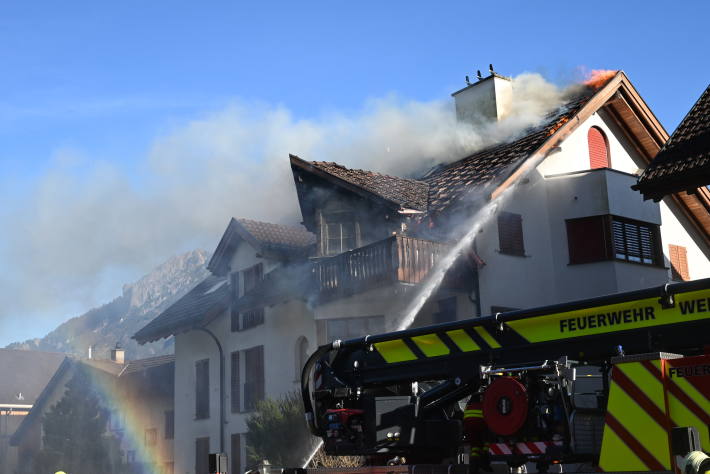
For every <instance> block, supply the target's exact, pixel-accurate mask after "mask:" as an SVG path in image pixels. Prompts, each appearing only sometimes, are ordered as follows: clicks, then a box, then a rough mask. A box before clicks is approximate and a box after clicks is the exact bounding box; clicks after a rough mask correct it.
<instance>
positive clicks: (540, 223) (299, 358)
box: [134, 72, 710, 473]
mask: <svg viewBox="0 0 710 474" xmlns="http://www.w3.org/2000/svg"><path fill="white" fill-rule="evenodd" d="M454 98H455V101H456V108H457V115H458V116H459V118H461V119H463V120H468V119H469V118H470V117H472V116H475V115H476V114H477V113H478V114H479V115H480V114H481V113H483V114H484V115H485V116H487V117H488V118H489V119H490V120H498V119H500V118H502V117H505V114H506V111H507V110H508V109H509V106H510V101H513V100H515V90H513V88H512V83H511V81H510V80H509V79H507V78H505V77H503V76H500V75H497V74H492V75H491V76H489V77H488V78H485V79H482V80H480V81H479V82H477V83H475V84H471V85H468V86H467V87H466V88H464V89H462V90H461V91H458V92H456V93H455V94H454ZM472 108H476V109H475V110H474V109H472ZM667 139H668V135H667V133H666V132H665V130H664V129H663V127H662V126H661V125H660V123H659V122H658V120H657V119H656V118H655V117H654V115H653V113H652V112H651V110H650V109H649V108H648V106H647V105H646V104H645V102H644V101H643V100H642V99H641V97H640V96H639V94H638V92H637V91H636V90H635V88H634V87H633V85H632V84H631V83H630V81H629V80H628V78H627V77H626V76H625V74H624V73H623V72H618V73H616V74H615V75H614V76H613V77H610V78H609V79H608V80H606V81H602V82H600V83H598V84H596V85H595V86H588V87H586V88H580V90H579V91H578V93H577V94H575V95H574V96H571V97H569V100H568V101H567V103H565V104H564V106H563V107H561V108H560V109H558V110H556V111H555V112H554V113H552V114H550V115H549V116H548V117H547V118H546V119H545V120H544V121H543V123H541V124H539V125H538V126H537V127H535V128H533V129H530V130H529V131H528V132H526V133H525V134H523V136H520V137H518V138H517V139H515V140H513V141H510V142H506V143H502V144H499V145H496V146H493V147H490V148H487V149H485V150H482V151H479V152H477V153H475V154H473V155H471V156H468V157H465V158H463V159H461V160H458V161H456V162H453V163H449V164H446V165H442V166H439V167H436V168H434V169H433V170H431V171H429V172H428V173H427V174H426V175H424V176H421V177H419V178H418V179H411V178H401V177H396V176H387V175H383V174H380V173H376V172H372V171H367V170H357V169H349V168H347V167H345V166H343V165H339V164H337V163H333V162H309V161H305V160H303V159H301V158H299V157H296V156H291V157H290V163H291V168H292V171H293V176H294V181H295V185H296V191H297V195H298V199H299V204H300V208H301V213H302V217H303V225H304V227H305V228H301V227H297V228H295V227H288V226H279V225H275V224H266V223H259V222H255V221H248V220H232V221H231V222H230V224H229V227H228V228H227V230H226V232H225V234H224V236H223V237H222V240H221V241H220V243H219V245H218V247H217V250H216V252H215V254H214V256H213V258H212V261H211V262H210V264H209V269H210V271H211V272H212V276H211V277H209V278H208V279H206V280H205V281H204V282H203V283H202V284H200V285H198V287H196V288H195V289H194V290H193V291H192V292H190V293H189V294H188V295H186V296H185V297H184V298H183V299H182V300H180V301H178V302H177V303H176V304H175V305H173V306H172V307H171V308H169V309H168V310H166V311H165V312H164V313H163V314H161V315H160V316H159V317H158V318H156V319H155V320H154V321H153V322H151V323H150V324H149V325H148V326H146V327H145V328H143V329H142V330H141V331H140V332H139V333H137V334H136V335H135V336H134V337H135V338H136V339H137V340H138V341H139V342H148V341H152V340H156V339H159V338H162V337H168V336H170V335H175V337H176V340H175V351H176V377H175V390H176V392H175V410H176V415H175V425H176V436H175V446H176V450H175V472H177V473H188V472H196V473H202V472H206V464H205V459H206V455H207V453H209V452H218V451H223V452H226V453H228V454H229V455H230V457H231V462H232V464H231V466H232V471H233V472H238V471H241V470H243V469H244V468H245V467H246V463H245V456H244V443H243V441H242V440H243V436H242V435H243V433H244V431H245V424H244V419H245V418H244V417H245V413H248V412H249V410H250V409H251V407H252V406H253V402H254V400H257V399H259V398H262V397H263V396H277V395H279V394H281V393H283V392H285V391H288V390H292V389H294V388H296V386H297V385H296V384H295V381H296V379H297V378H298V372H299V370H300V367H301V365H302V363H303V361H304V359H305V357H306V354H307V353H309V352H311V351H312V350H313V349H314V348H315V347H316V345H318V344H322V343H324V342H326V341H328V340H333V339H347V338H351V337H357V336H362V335H366V334H373V333H378V332H381V331H384V330H388V329H391V328H395V327H397V324H398V322H399V321H401V318H402V314H403V312H404V311H405V310H406V308H407V307H408V305H409V304H410V302H411V301H412V299H413V298H414V296H415V295H417V293H418V291H419V289H420V288H421V287H422V286H423V285H424V284H426V282H427V281H428V278H429V277H430V276H431V274H432V272H431V269H432V268H433V267H434V266H435V265H436V263H437V262H438V261H441V259H442V256H443V255H445V254H446V253H447V251H448V250H449V249H450V248H451V246H452V244H451V243H452V241H456V240H457V239H459V238H461V236H462V235H464V234H466V233H467V231H468V230H469V229H470V228H471V226H473V225H475V224H476V222H474V221H473V220H472V216H474V215H476V212H477V211H478V210H479V209H481V208H482V207H483V206H485V205H486V204H488V203H490V202H492V201H495V202H497V207H496V208H495V210H494V213H493V218H492V219H491V220H490V221H488V222H486V223H484V225H483V226H482V227H481V230H480V232H478V233H477V234H476V238H475V240H474V241H473V242H472V244H470V245H468V246H467V248H466V249H465V252H464V253H463V255H461V256H460V257H459V258H458V259H457V260H456V262H455V264H454V265H453V266H452V267H451V268H450V269H449V271H448V272H447V274H446V277H445V278H444V280H443V282H442V285H441V286H440V287H439V288H438V289H437V290H436V291H435V292H434V293H433V294H432V296H431V297H430V298H429V299H428V300H427V302H426V304H425V305H424V306H423V308H422V309H421V311H420V312H419V313H418V314H417V316H416V319H415V320H414V324H415V325H423V324H430V323H436V322H444V321H450V320H455V319H464V318H469V317H476V316H481V315H485V314H491V313H496V312H504V311H507V310H511V309H518V308H526V307H533V306H540V305H547V304H553V303H559V302H563V301H569V300H574V299H580V298H587V297H592V296H599V295H603V294H608V293H614V292H619V291H628V290H633V289H638V288H643V287H649V286H654V285H661V284H664V283H666V282H667V281H669V280H672V279H684V280H685V279H697V278H703V277H708V276H710V264H709V263H708V256H710V219H708V215H707V209H708V208H710V207H709V206H710V200H708V197H707V194H706V193H704V192H698V193H696V194H687V193H683V194H682V195H681V194H677V195H670V196H668V197H666V198H664V199H663V201H661V202H660V203H654V202H648V201H644V200H643V197H642V196H641V194H639V193H638V192H636V191H634V190H632V189H631V186H632V185H634V184H635V183H636V180H637V176H638V174H639V173H640V171H641V170H643V169H644V168H645V166H646V165H647V164H648V163H649V162H650V161H651V159H652V158H653V157H654V156H655V155H656V153H658V150H659V149H660V148H661V146H662V145H663V144H664V143H665V142H666V140H667ZM498 196H502V197H501V198H500V199H497V197H498ZM476 342H477V343H478V344H479V345H481V346H482V347H489V344H495V341H488V340H484V339H481V340H477V341H476ZM218 346H221V352H222V355H223V356H222V357H221V358H220V355H219V351H220V349H219V348H218ZM220 361H221V362H220ZM220 367H221V370H220ZM220 372H222V373H223V383H220ZM220 386H221V394H220ZM220 400H221V401H222V402H223V404H222V406H223V411H222V413H221V415H220Z"/></svg>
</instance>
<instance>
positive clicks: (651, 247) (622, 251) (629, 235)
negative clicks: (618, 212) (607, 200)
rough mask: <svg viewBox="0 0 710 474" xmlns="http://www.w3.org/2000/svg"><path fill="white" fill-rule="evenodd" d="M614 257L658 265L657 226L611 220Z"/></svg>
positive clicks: (624, 220)
mask: <svg viewBox="0 0 710 474" xmlns="http://www.w3.org/2000/svg"><path fill="white" fill-rule="evenodd" d="M611 233H612V240H613V242H614V257H615V258H616V259H618V260H626V261H629V262H636V263H645V264H647V265H658V264H659V258H658V253H659V252H658V245H657V242H658V240H659V239H658V237H657V234H658V226H654V225H652V224H646V223H643V222H638V221H631V220H627V219H620V218H618V217H614V218H612V221H611Z"/></svg>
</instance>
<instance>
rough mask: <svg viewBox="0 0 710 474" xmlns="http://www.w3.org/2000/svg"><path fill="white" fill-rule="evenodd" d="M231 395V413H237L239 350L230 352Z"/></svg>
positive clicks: (238, 400) (238, 408) (238, 399)
mask: <svg viewBox="0 0 710 474" xmlns="http://www.w3.org/2000/svg"><path fill="white" fill-rule="evenodd" d="M230 367H231V377H230V379H231V392H230V394H231V396H230V398H229V399H230V401H231V405H232V413H239V411H240V409H241V403H242V402H241V393H240V392H239V388H240V387H239V384H240V381H239V351H235V352H232V360H231V365H230Z"/></svg>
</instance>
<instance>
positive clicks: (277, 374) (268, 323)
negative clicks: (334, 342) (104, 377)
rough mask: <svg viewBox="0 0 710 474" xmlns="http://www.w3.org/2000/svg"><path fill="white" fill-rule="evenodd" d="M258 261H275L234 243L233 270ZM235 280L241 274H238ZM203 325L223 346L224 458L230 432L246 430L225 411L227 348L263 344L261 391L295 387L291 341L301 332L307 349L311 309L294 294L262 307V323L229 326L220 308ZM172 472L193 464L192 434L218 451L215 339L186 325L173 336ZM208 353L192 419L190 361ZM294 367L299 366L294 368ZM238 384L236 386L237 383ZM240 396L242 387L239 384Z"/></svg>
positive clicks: (312, 333) (272, 393) (311, 342)
mask: <svg viewBox="0 0 710 474" xmlns="http://www.w3.org/2000/svg"><path fill="white" fill-rule="evenodd" d="M259 262H262V263H264V273H268V272H269V271H271V270H273V269H274V268H276V267H277V266H278V265H279V262H277V261H274V260H269V259H263V258H259V257H257V256H256V250H255V249H254V248H252V247H251V246H250V245H249V244H247V243H242V244H240V245H239V247H238V248H237V250H236V252H235V255H234V257H233V259H232V262H231V268H232V269H234V270H243V269H245V268H248V267H250V266H252V265H254V264H256V263H259ZM240 280H242V279H241V278H240ZM207 329H209V330H210V331H212V332H213V333H214V334H215V335H216V336H217V338H218V339H219V340H220V343H221V344H222V346H223V350H224V356H225V361H224V371H225V379H224V382H225V387H224V395H225V404H224V406H225V422H226V425H225V434H224V442H225V446H224V450H225V452H226V453H227V455H228V456H229V458H230V466H231V457H232V453H231V446H230V440H231V435H232V434H242V435H243V434H244V433H246V419H247V417H248V416H249V413H248V412H239V413H232V412H231V378H230V374H231V353H232V352H235V351H244V350H246V349H249V348H252V347H255V346H260V345H263V346H264V385H265V386H264V391H265V396H266V397H270V398H277V397H279V396H280V395H282V394H284V393H285V392H288V391H292V390H295V389H297V388H298V387H299V384H300V375H299V376H298V377H297V373H296V362H295V355H296V345H297V343H298V342H299V341H300V340H301V338H305V339H306V341H307V344H308V352H309V353H311V352H313V351H314V350H315V349H316V347H317V343H316V329H315V321H314V318H313V313H312V311H310V310H309V309H308V308H307V306H306V303H305V302H303V301H299V300H293V301H289V302H286V303H283V304H277V305H274V306H269V307H266V308H265V311H264V324H260V325H258V326H255V327H252V328H249V329H246V330H243V331H236V332H232V331H231V318H230V314H229V312H225V313H223V314H222V315H220V316H219V317H217V318H216V319H215V320H214V321H212V322H211V323H210V324H209V325H208V326H207ZM175 356H176V365H175V446H176V450H175V473H180V474H183V473H192V472H194V467H195V440H196V439H197V438H200V437H209V438H210V452H213V453H216V452H218V451H219V395H220V391H219V355H218V350H217V347H216V344H215V343H214V341H213V340H212V339H211V338H210V336H209V335H207V334H205V333H204V332H200V331H190V332H187V333H183V334H178V335H177V336H176V337H175ZM202 359H209V360H210V363H209V372H210V377H209V379H210V389H209V394H210V416H209V418H207V419H201V420H197V419H195V362H197V361H199V360H202ZM299 370H300V369H299ZM244 374H245V371H244V357H243V353H242V355H241V356H240V383H241V384H243V383H244ZM240 388H241V387H240ZM241 402H242V406H243V403H244V393H243V390H241ZM241 445H242V453H241V459H242V465H241V470H242V471H243V470H245V469H246V467H247V464H246V449H245V445H246V439H245V438H244V437H242V441H241Z"/></svg>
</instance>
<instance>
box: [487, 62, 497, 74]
mask: <svg viewBox="0 0 710 474" xmlns="http://www.w3.org/2000/svg"><path fill="white" fill-rule="evenodd" d="M488 70H489V71H491V74H495V73H496V72H495V71H494V70H493V64H489V65H488Z"/></svg>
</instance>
